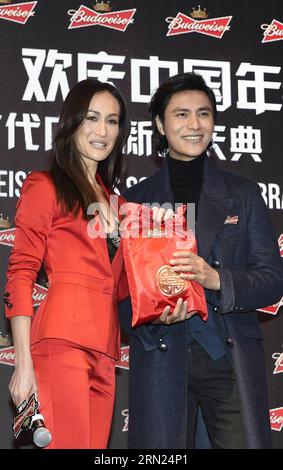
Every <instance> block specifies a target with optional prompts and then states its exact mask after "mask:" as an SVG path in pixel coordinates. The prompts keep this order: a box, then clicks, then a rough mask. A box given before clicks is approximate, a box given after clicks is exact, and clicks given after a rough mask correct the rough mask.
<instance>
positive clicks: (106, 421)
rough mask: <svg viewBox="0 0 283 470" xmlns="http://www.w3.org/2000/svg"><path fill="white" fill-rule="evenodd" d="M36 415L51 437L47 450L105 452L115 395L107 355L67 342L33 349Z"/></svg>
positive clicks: (46, 342)
mask: <svg viewBox="0 0 283 470" xmlns="http://www.w3.org/2000/svg"><path fill="white" fill-rule="evenodd" d="M32 358H33V363H34V369H35V374H36V378H37V384H38V400H39V402H40V409H39V411H40V413H41V414H42V415H43V416H44V419H45V425H46V427H47V428H48V429H49V431H50V432H51V434H52V441H51V443H50V444H49V446H48V447H47V448H48V449H105V448H107V443H108V438H109V433H110V427H111V421H112V415H113V405H114V393H115V363H114V360H113V359H111V358H110V357H108V356H106V355H104V354H101V353H99V352H96V351H92V350H89V349H83V348H82V347H80V346H79V345H76V344H73V343H70V342H68V341H65V340H57V339H45V340H43V341H40V342H39V343H37V344H35V345H33V346H32Z"/></svg>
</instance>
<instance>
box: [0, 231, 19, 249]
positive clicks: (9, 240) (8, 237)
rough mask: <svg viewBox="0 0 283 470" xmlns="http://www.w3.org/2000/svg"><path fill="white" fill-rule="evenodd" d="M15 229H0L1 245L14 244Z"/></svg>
mask: <svg viewBox="0 0 283 470" xmlns="http://www.w3.org/2000/svg"><path fill="white" fill-rule="evenodd" d="M14 241H15V229H14V228H9V229H8V230H1V231H0V245H7V246H14Z"/></svg>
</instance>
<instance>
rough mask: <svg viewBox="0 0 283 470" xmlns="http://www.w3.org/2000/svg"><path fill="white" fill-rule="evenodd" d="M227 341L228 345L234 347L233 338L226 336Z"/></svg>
mask: <svg viewBox="0 0 283 470" xmlns="http://www.w3.org/2000/svg"><path fill="white" fill-rule="evenodd" d="M225 343H226V344H227V346H229V348H232V347H233V340H232V338H229V337H228V338H226V339H225Z"/></svg>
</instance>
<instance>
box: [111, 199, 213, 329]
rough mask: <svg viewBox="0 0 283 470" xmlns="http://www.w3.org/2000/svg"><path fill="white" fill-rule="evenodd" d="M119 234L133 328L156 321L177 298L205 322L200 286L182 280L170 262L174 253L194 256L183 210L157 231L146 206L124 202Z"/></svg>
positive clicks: (195, 249)
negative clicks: (125, 206)
mask: <svg viewBox="0 0 283 470" xmlns="http://www.w3.org/2000/svg"><path fill="white" fill-rule="evenodd" d="M120 233H121V242H122V247H123V253H124V260H125V268H126V272H127V278H128V283H129V289H130V294H131V300H132V308H133V316H132V326H133V327H135V326H138V325H141V324H143V323H148V322H151V321H153V320H156V319H157V318H158V317H159V316H160V315H161V314H162V312H163V310H164V308H165V307H166V306H167V305H170V306H171V307H172V310H173V309H174V308H175V306H176V303H177V300H178V298H179V297H181V298H182V299H183V300H184V301H185V300H187V301H188V312H192V311H196V312H197V313H198V314H199V315H200V316H201V317H202V319H203V320H207V315H208V313H207V305H206V300H205V295H204V289H203V287H202V286H201V285H200V284H199V283H198V282H196V281H190V280H186V279H182V278H181V277H180V276H179V273H176V272H175V271H173V269H172V267H171V266H170V263H169V260H170V259H172V258H173V253H174V252H175V251H176V250H189V251H192V252H193V253H197V246H196V239H195V236H194V233H193V231H192V230H191V229H190V228H188V227H187V226H186V220H185V216H184V208H183V207H180V208H179V210H178V211H177V214H176V215H175V216H174V217H173V218H172V219H169V220H167V221H166V222H164V223H163V224H162V225H161V226H160V228H158V229H156V228H155V225H154V224H153V221H152V210H151V209H150V208H149V207H147V206H146V205H144V204H135V203H127V209H126V215H125V217H124V219H123V221H122V224H121V227H120Z"/></svg>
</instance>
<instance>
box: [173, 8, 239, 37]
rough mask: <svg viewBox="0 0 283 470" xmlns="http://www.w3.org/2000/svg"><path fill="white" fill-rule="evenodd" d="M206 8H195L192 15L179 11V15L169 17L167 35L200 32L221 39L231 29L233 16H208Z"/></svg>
mask: <svg viewBox="0 0 283 470" xmlns="http://www.w3.org/2000/svg"><path fill="white" fill-rule="evenodd" d="M208 15H209V13H208V11H207V10H206V8H203V9H202V8H201V7H200V6H198V8H193V9H192V11H191V16H187V15H185V14H184V13H181V12H179V13H178V14H177V16H175V18H174V17H171V16H170V17H167V18H166V22H167V23H169V26H168V33H167V35H166V36H176V35H177V34H186V33H200V34H205V35H207V36H212V37H214V38H217V39H221V38H222V36H223V34H224V33H225V32H226V31H229V30H230V26H229V23H230V21H231V19H232V18H233V17H232V16H222V17H219V18H211V19H210V20H209V19H207V18H208Z"/></svg>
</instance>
